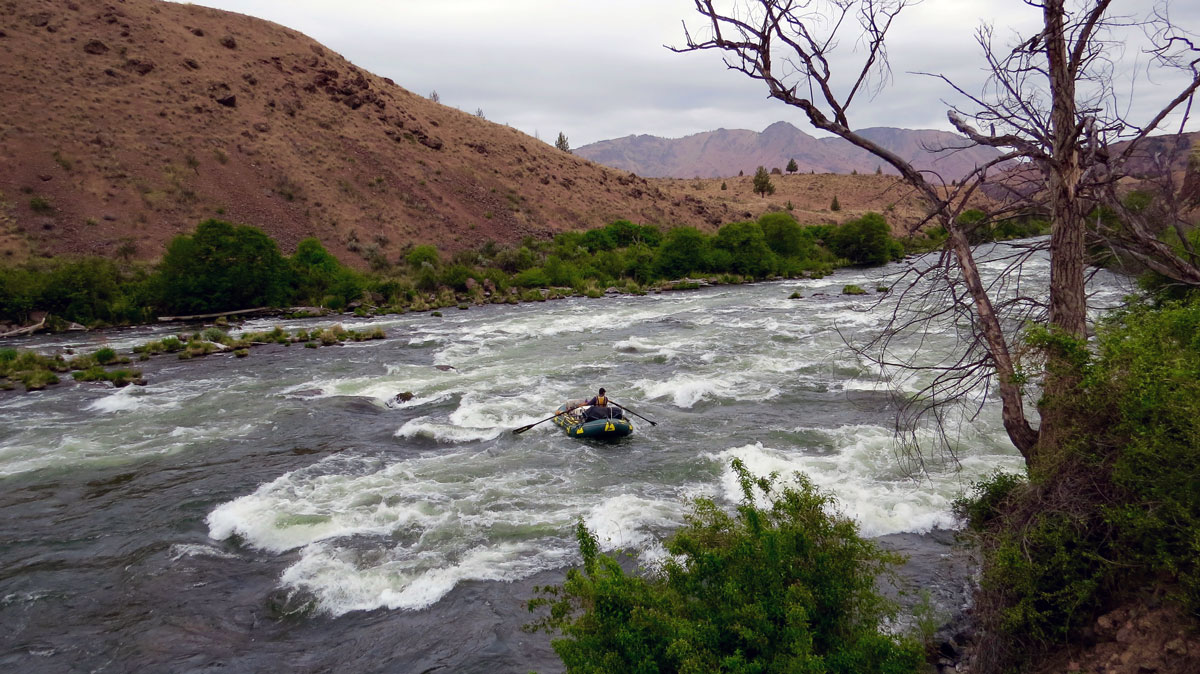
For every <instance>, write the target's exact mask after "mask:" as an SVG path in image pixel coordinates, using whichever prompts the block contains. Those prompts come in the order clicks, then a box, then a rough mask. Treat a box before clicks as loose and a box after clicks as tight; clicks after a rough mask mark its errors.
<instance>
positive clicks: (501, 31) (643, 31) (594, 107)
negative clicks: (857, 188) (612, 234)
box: [195, 0, 1200, 147]
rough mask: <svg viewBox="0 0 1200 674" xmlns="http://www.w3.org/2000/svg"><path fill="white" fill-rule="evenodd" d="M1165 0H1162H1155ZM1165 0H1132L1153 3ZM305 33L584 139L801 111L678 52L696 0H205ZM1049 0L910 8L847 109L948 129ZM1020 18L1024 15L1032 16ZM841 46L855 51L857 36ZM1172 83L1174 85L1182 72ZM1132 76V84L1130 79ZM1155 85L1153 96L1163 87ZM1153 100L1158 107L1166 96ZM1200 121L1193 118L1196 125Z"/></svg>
mask: <svg viewBox="0 0 1200 674" xmlns="http://www.w3.org/2000/svg"><path fill="white" fill-rule="evenodd" d="M1157 1H1158V2H1161V0H1157ZM1155 2H1156V0H1121V1H1120V2H1116V3H1114V5H1115V6H1118V7H1119V8H1120V11H1129V12H1130V13H1131V15H1144V14H1145V13H1146V11H1147V9H1148V8H1149V7H1151V6H1152V5H1153V4H1154V3H1155ZM195 4H200V5H206V6H210V7H217V8H220V9H225V10H230V11H235V12H241V13H243V14H249V15H252V16H257V17H261V18H264V19H268V20H271V21H274V22H276V23H280V24H283V25H285V26H288V27H289V28H293V29H296V30H298V31H300V32H302V33H305V34H307V35H309V36H310V37H312V38H314V39H316V40H317V41H319V42H321V43H323V44H324V45H326V46H327V47H329V48H331V49H333V50H334V51H337V52H338V53H340V54H341V55H342V56H344V57H346V58H347V59H349V60H350V61H351V62H352V63H354V64H356V65H358V66H360V67H363V68H365V69H367V70H369V71H371V72H373V73H375V74H377V75H380V76H384V77H390V78H392V79H393V80H395V81H396V83H397V84H399V85H400V86H402V87H404V88H406V89H408V90H409V91H412V92H414V93H417V94H421V95H429V93H430V92H432V91H436V92H437V93H438V95H439V97H440V99H441V102H442V103H443V104H446V105H451V106H455V107H457V108H459V109H461V110H463V111H466V112H470V113H474V112H476V111H477V110H482V111H483V115H484V116H485V117H486V118H487V119H489V120H491V121H494V122H499V123H502V124H509V125H511V126H513V127H516V128H518V129H520V130H522V131H524V132H526V133H528V134H530V135H538V136H539V137H541V138H542V139H543V140H546V141H547V142H553V141H554V139H555V138H556V137H557V135H558V133H559V132H560V131H561V132H563V133H565V134H566V135H567V137H568V138H569V140H570V144H571V146H572V147H579V146H581V145H585V144H587V143H592V142H595V141H598V140H605V139H610V138H619V137H623V136H628V135H631V134H651V135H656V136H663V137H668V138H678V137H682V136H686V135H689V134H693V133H699V132H702V131H710V130H713V129H717V128H722V127H724V128H728V129H753V130H756V131H761V130H762V129H763V128H765V127H766V126H768V125H770V124H771V123H773V122H777V121H781V120H783V121H788V122H791V123H792V124H795V125H796V126H798V127H800V128H801V129H803V130H804V131H806V132H809V133H812V132H813V130H812V129H811V128H810V127H808V126H807V124H806V123H805V120H804V118H803V116H802V115H801V114H800V112H799V111H798V110H796V109H794V108H789V107H788V106H785V105H784V104H782V103H779V102H777V101H774V100H771V99H769V98H767V96H766V89H765V86H764V85H763V84H762V83H761V82H757V81H753V80H750V79H749V78H748V77H746V76H745V75H743V74H741V73H737V72H734V71H731V70H728V69H727V68H726V67H725V66H724V64H723V63H722V62H721V59H720V56H719V55H718V54H717V53H715V52H697V53H689V54H675V53H672V52H671V51H669V50H667V49H666V48H664V46H663V45H664V44H669V45H675V46H681V45H682V44H683V43H684V36H683V28H682V24H681V21H682V20H686V21H687V22H688V25H689V28H691V29H692V30H693V34H694V35H698V34H699V33H700V32H702V30H703V23H702V22H701V21H700V17H699V15H698V14H696V12H695V9H694V5H693V3H692V1H691V0H593V1H592V2H583V1H581V0H337V1H333V0H200V1H199V2H196V3H195ZM1038 18H1039V13H1038V11H1037V10H1034V9H1031V8H1029V7H1028V6H1027V5H1025V4H1024V3H1023V2H1020V1H1019V0H925V2H923V3H920V4H918V5H916V6H914V7H911V8H909V9H907V10H906V11H905V13H904V14H902V15H901V17H900V19H899V20H898V23H897V24H896V25H895V26H894V28H893V31H892V32H891V33H890V37H889V50H890V56H891V64H892V71H893V79H892V82H891V84H890V85H889V86H888V87H887V88H886V89H885V90H884V91H882V92H881V93H879V94H878V95H877V96H876V97H875V98H874V99H873V100H862V101H859V102H858V103H857V105H856V106H855V107H854V108H852V109H851V115H850V117H851V123H852V126H854V127H855V128H865V127H871V126H893V127H903V128H914V129H917V128H936V129H948V128H949V125H948V123H947V122H946V117H945V111H946V106H945V105H944V104H943V103H942V100H945V99H950V98H952V96H953V92H952V91H951V90H950V89H949V88H948V87H947V86H946V85H945V84H943V83H941V82H939V81H938V80H935V79H933V78H930V77H925V76H920V75H915V74H911V73H914V72H937V73H943V74H946V75H948V76H950V77H951V78H952V79H954V80H955V81H956V82H959V83H961V84H963V85H964V88H965V89H967V90H969V91H975V90H977V89H978V87H979V83H980V82H981V81H982V79H983V76H984V73H983V71H982V69H981V64H982V59H981V58H980V55H979V54H980V50H979V47H978V45H977V44H975V41H974V32H975V29H976V28H977V27H978V26H979V24H980V23H981V22H983V21H986V22H990V23H992V24H994V26H995V29H996V35H997V37H998V38H999V39H1000V40H1001V41H1002V42H1005V43H1012V44H1015V38H1014V37H1013V36H1014V35H1015V32H1014V31H1020V32H1023V33H1024V34H1025V35H1026V36H1029V35H1031V34H1032V33H1031V32H1030V31H1029V30H1028V28H1029V27H1030V26H1033V25H1036V23H1037V19H1038ZM1172 18H1173V19H1174V20H1175V21H1176V22H1177V23H1179V24H1181V25H1183V26H1184V27H1186V28H1189V29H1191V30H1192V31H1194V32H1200V2H1195V1H1194V0H1188V1H1186V2H1175V3H1173V6H1172ZM1022 29H1024V30H1022ZM850 42H851V41H849V40H847V41H845V42H844V43H843V45H842V47H843V48H844V50H845V52H846V56H847V57H849V58H855V57H858V56H860V55H859V54H855V53H854V47H855V45H854V44H851V43H850ZM1117 59H1118V62H1119V64H1120V66H1121V67H1122V68H1123V69H1124V70H1126V71H1127V72H1136V73H1138V82H1137V85H1138V87H1139V88H1138V90H1137V95H1136V96H1133V97H1132V99H1131V100H1132V101H1133V103H1132V105H1133V106H1135V109H1134V113H1135V115H1136V112H1137V109H1136V108H1137V106H1145V107H1146V108H1147V109H1149V106H1151V105H1154V104H1155V103H1158V104H1159V105H1161V99H1162V97H1163V96H1164V95H1165V94H1166V93H1168V92H1170V93H1171V94H1172V95H1173V94H1175V93H1178V91H1179V88H1180V82H1181V81H1182V80H1181V79H1180V78H1178V77H1175V78H1173V79H1167V78H1163V77H1155V78H1153V79H1149V78H1148V77H1147V75H1146V69H1145V65H1146V59H1145V57H1144V56H1143V55H1142V54H1140V53H1139V51H1138V49H1137V48H1136V47H1134V46H1132V45H1131V46H1128V47H1125V48H1124V49H1123V50H1122V53H1118V54H1117ZM1172 84H1174V86H1171V85H1172ZM1126 88H1127V87H1126ZM1156 95H1157V97H1156ZM1156 109H1157V108H1156ZM1197 129H1200V125H1197V123H1195V122H1193V123H1191V124H1189V127H1188V130H1197Z"/></svg>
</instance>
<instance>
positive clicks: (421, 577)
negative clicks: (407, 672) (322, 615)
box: [208, 452, 587, 615]
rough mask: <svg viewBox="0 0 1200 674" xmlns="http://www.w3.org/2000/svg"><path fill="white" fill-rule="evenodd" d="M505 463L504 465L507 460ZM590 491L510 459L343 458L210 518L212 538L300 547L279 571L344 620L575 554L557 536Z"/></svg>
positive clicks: (426, 601)
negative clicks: (344, 615) (295, 558)
mask: <svg viewBox="0 0 1200 674" xmlns="http://www.w3.org/2000/svg"><path fill="white" fill-rule="evenodd" d="M506 462H510V463H506ZM586 498H587V497H586V495H580V494H578V493H576V490H575V489H574V487H573V483H572V482H571V480H570V479H569V478H567V477H566V476H565V475H563V474H561V473H558V472H554V471H551V472H547V471H544V470H536V469H530V468H528V467H524V462H523V461H520V460H517V461H513V457H511V456H500V457H496V456H493V455H491V454H489V453H487V452H482V453H478V454H473V455H472V454H467V453H437V454H429V455H426V456H422V457H418V458H411V459H407V460H404V461H400V462H396V463H390V464H389V463H386V461H385V459H384V458H383V457H368V456H352V455H347V454H339V455H336V456H332V457H328V458H326V459H324V460H322V461H319V462H318V463H316V464H313V465H310V466H308V467H306V468H303V469H300V470H297V471H293V472H291V473H288V474H286V475H283V476H280V477H279V478H277V479H276V480H274V481H272V482H271V483H268V484H265V485H262V486H261V487H259V488H258V489H257V490H256V491H255V492H254V493H252V494H249V495H246V496H243V497H241V498H238V499H235V500H234V501H230V502H228V503H225V504H222V505H220V506H218V507H217V508H215V509H214V510H213V511H212V512H211V513H210V514H209V517H208V524H209V535H210V536H211V537H212V538H214V539H225V538H228V537H230V536H234V535H237V536H240V537H241V538H242V539H243V540H244V542H245V544H247V545H249V546H251V547H254V548H258V549H263V550H267V551H270V552H284V551H288V550H298V551H299V559H298V561H297V562H296V563H295V564H293V565H292V566H291V567H289V568H288V569H287V570H286V571H285V573H284V574H283V576H282V581H283V582H284V583H285V584H286V585H290V586H293V587H297V588H301V589H304V590H306V591H309V592H311V593H313V595H314V596H316V597H317V599H318V601H319V605H320V607H321V610H323V611H327V612H330V613H332V614H334V615H340V614H342V613H345V612H347V611H354V610H365V609H372V608H378V607H391V608H406V609H412V608H423V607H425V606H428V605H430V604H432V603H433V602H436V601H437V600H438V599H440V598H441V597H442V596H443V595H445V593H446V592H448V591H450V590H451V589H452V588H453V587H454V586H455V585H456V584H457V583H459V582H462V581H463V580H511V579H515V578H520V577H525V576H528V575H530V574H532V573H535V572H537V571H541V570H546V569H550V568H559V567H561V566H563V565H564V564H566V563H568V562H569V561H570V560H572V559H573V558H574V555H575V554H576V553H575V549H574V546H573V541H570V542H568V541H567V540H565V539H564V535H565V534H566V533H567V532H568V531H569V530H570V523H571V521H572V520H573V519H574V517H576V516H577V515H578V513H580V512H581V510H582V508H583V502H582V501H583V500H584V499H586Z"/></svg>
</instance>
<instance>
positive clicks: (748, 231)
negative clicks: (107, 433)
mask: <svg viewBox="0 0 1200 674" xmlns="http://www.w3.org/2000/svg"><path fill="white" fill-rule="evenodd" d="M713 246H714V248H716V249H717V250H721V251H725V252H726V253H727V254H728V257H726V258H717V257H716V256H714V257H713V258H712V259H713V266H714V269H713V271H732V272H734V273H737V274H743V275H745V276H750V277H752V278H762V277H764V276H766V275H767V274H769V273H771V271H772V270H774V268H775V264H776V257H775V254H774V253H773V252H771V248H770V247H769V246H768V245H767V238H766V235H765V234H763V230H762V227H760V226H759V225H758V223H757V222H733V223H730V224H728V225H725V226H723V227H721V228H720V229H719V230H717V236H716V237H715V239H714V240H713ZM718 260H720V263H721V264H723V266H722V267H721V268H716V264H717V261H718Z"/></svg>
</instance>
